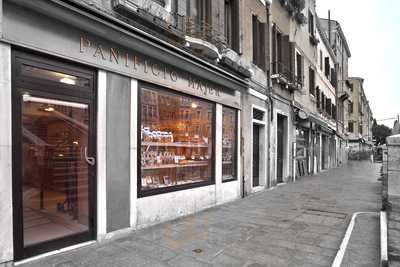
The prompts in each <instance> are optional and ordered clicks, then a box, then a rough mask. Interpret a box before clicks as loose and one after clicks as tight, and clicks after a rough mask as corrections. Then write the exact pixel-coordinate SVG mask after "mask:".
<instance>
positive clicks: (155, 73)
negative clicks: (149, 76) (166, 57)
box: [151, 63, 160, 76]
mask: <svg viewBox="0 0 400 267" xmlns="http://www.w3.org/2000/svg"><path fill="white" fill-rule="evenodd" d="M155 66H156V67H158V66H157V64H156V63H154V64H151V72H152V73H153V75H154V76H158V74H160V71H159V70H157V72H156V71H155V69H157V68H155Z"/></svg>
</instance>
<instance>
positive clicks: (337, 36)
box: [320, 13, 351, 164]
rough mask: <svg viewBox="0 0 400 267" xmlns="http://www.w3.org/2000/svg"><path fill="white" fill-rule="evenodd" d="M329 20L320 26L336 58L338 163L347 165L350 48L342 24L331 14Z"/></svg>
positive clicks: (321, 21)
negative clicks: (332, 17) (333, 18)
mask: <svg viewBox="0 0 400 267" xmlns="http://www.w3.org/2000/svg"><path fill="white" fill-rule="evenodd" d="M328 17H329V18H328V19H323V18H320V25H321V27H322V28H323V30H324V31H325V33H326V35H327V38H328V41H329V44H330V47H331V48H332V51H333V53H334V55H335V58H336V63H337V64H336V65H335V71H336V79H337V88H336V101H337V116H336V122H337V128H336V133H337V135H338V137H339V145H338V148H339V151H338V152H339V153H338V161H339V162H338V163H339V164H340V163H346V161H347V153H348V149H347V146H348V145H347V139H348V136H347V125H346V123H345V122H346V121H348V115H349V112H348V107H349V105H350V103H351V101H350V97H351V91H350V82H349V80H348V77H349V58H350V57H351V53H350V48H349V45H348V43H347V39H346V36H345V35H344V33H343V30H342V27H341V25H340V23H339V22H338V21H336V20H332V19H330V13H329V14H328Z"/></svg>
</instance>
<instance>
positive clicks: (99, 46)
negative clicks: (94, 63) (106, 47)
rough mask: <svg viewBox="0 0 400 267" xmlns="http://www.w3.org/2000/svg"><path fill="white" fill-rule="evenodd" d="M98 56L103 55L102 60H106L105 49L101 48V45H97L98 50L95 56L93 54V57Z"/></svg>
mask: <svg viewBox="0 0 400 267" xmlns="http://www.w3.org/2000/svg"><path fill="white" fill-rule="evenodd" d="M98 54H100V55H101V58H102V59H103V60H105V59H106V57H105V56H104V53H103V48H102V47H101V45H97V48H96V51H95V52H94V54H93V57H97V55H98Z"/></svg>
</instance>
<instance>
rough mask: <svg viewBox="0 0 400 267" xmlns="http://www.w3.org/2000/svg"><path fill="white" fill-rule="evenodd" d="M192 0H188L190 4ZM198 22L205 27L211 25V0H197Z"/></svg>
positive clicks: (196, 16) (196, 15)
mask: <svg viewBox="0 0 400 267" xmlns="http://www.w3.org/2000/svg"><path fill="white" fill-rule="evenodd" d="M190 2H191V1H188V4H190ZM195 8H196V10H195V18H196V23H197V24H198V25H200V27H202V28H203V29H206V28H209V26H210V25H211V0H196V6H195Z"/></svg>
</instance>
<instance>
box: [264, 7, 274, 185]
mask: <svg viewBox="0 0 400 267" xmlns="http://www.w3.org/2000/svg"><path fill="white" fill-rule="evenodd" d="M265 9H266V15H267V21H266V23H267V27H266V29H267V34H266V36H267V45H266V47H267V53H266V55H267V58H266V61H267V62H266V63H267V64H266V66H268V67H267V88H266V89H267V92H266V93H267V97H268V98H267V99H266V101H265V102H266V103H267V106H269V112H270V114H269V115H270V118H267V135H268V138H267V140H268V147H267V180H268V182H267V186H268V188H270V187H271V186H272V178H271V124H272V123H271V122H272V121H273V112H274V110H273V102H272V97H271V91H272V87H271V80H270V78H271V71H270V66H271V64H270V61H271V57H270V51H271V50H270V40H271V38H270V17H271V13H270V11H269V9H270V3H269V2H268V1H267V2H266V5H265Z"/></svg>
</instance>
